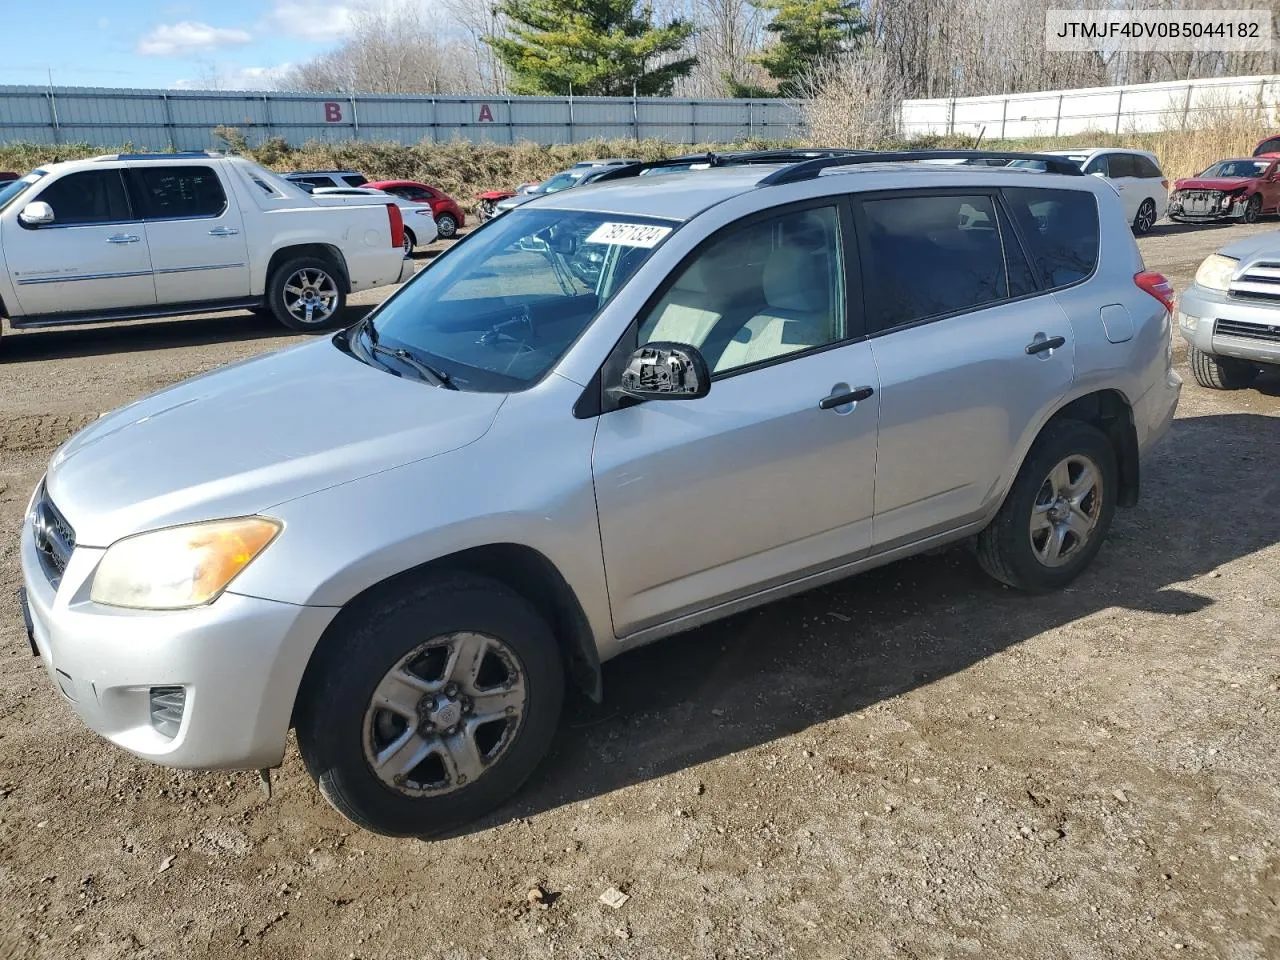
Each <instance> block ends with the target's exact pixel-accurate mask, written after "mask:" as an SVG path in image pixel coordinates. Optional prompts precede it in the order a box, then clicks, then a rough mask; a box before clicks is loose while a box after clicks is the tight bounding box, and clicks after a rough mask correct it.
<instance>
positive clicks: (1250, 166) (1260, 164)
mask: <svg viewBox="0 0 1280 960" xmlns="http://www.w3.org/2000/svg"><path fill="white" fill-rule="evenodd" d="M1270 164H1271V161H1270V160H1223V161H1221V162H1220V163H1215V164H1214V165H1213V166H1212V167H1210V168H1209V169H1208V170H1206V171H1205V172H1204V173H1202V174H1200V176H1202V177H1260V176H1262V174H1263V173H1264V172H1265V171H1266V169H1267V167H1268V166H1270Z"/></svg>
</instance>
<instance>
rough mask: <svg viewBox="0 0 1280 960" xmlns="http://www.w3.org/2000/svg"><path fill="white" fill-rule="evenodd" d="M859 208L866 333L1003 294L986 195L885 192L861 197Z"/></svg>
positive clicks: (1004, 277) (999, 246)
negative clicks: (863, 234)
mask: <svg viewBox="0 0 1280 960" xmlns="http://www.w3.org/2000/svg"><path fill="white" fill-rule="evenodd" d="M862 210H863V215H864V217H865V223H866V231H867V237H866V243H865V244H862V247H863V250H864V253H863V275H864V276H865V277H867V278H868V282H867V284H866V287H867V311H868V316H867V322H868V325H869V329H870V330H871V331H873V332H874V331H877V330H887V329H889V328H891V327H897V326H902V325H903V324H907V323H915V322H917V321H920V320H927V319H929V318H931V317H939V316H943V315H945V314H950V313H958V312H960V311H963V310H971V309H973V308H974V307H980V306H982V305H983V304H987V303H994V302H996V301H998V300H1004V299H1007V298H1008V297H1009V296H1010V292H1009V278H1008V265H1007V263H1006V259H1005V250H1004V244H1005V239H1004V238H1003V237H1002V236H1001V234H1002V232H1004V231H1002V230H1001V223H1000V218H999V217H998V216H997V214H996V208H995V203H994V201H993V199H992V198H991V197H990V196H986V195H980V194H979V195H972V196H957V195H944V196H904V197H886V198H884V199H880V200H866V201H863V203H862ZM1008 242H1009V243H1013V242H1014V241H1013V238H1012V237H1010V238H1008Z"/></svg>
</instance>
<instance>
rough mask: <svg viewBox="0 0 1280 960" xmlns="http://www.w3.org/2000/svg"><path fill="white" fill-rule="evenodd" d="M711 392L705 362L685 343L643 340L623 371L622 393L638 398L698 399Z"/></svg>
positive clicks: (708, 373)
mask: <svg viewBox="0 0 1280 960" xmlns="http://www.w3.org/2000/svg"><path fill="white" fill-rule="evenodd" d="M710 391H711V371H710V370H709V369H708V368H707V361H706V360H705V359H703V356H702V354H701V353H699V352H698V348H697V347H691V346H689V345H688V344H687V343H664V342H654V343H646V344H645V345H644V346H643V347H641V348H640V349H639V350H637V351H636V352H635V353H633V354H632V355H631V359H630V360H628V361H627V366H626V368H625V369H624V370H623V371H622V392H623V393H624V394H626V395H627V396H629V397H636V398H638V399H641V400H697V399H698V398H699V397H705V396H706V395H707V394H708V393H709V392H710Z"/></svg>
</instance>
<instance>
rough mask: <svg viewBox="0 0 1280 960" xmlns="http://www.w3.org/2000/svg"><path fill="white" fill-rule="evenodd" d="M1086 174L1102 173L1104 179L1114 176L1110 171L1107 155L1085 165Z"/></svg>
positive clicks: (1101, 155)
mask: <svg viewBox="0 0 1280 960" xmlns="http://www.w3.org/2000/svg"><path fill="white" fill-rule="evenodd" d="M1084 172H1085V173H1100V174H1102V175H1103V176H1104V177H1109V176H1111V175H1112V174H1111V172H1110V170H1109V169H1108V164H1107V155H1106V154H1105V153H1100V154H1098V155H1097V156H1096V157H1094V158H1093V159H1092V160H1090V161H1089V162H1088V164H1086V165H1085V168H1084Z"/></svg>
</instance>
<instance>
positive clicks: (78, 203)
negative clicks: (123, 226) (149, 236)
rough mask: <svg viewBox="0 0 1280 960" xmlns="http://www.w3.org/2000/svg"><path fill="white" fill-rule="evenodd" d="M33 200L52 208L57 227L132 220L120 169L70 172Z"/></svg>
mask: <svg viewBox="0 0 1280 960" xmlns="http://www.w3.org/2000/svg"><path fill="white" fill-rule="evenodd" d="M31 199H32V200H43V201H44V202H45V203H47V204H48V205H49V206H50V207H52V208H53V222H54V224H55V225H56V226H74V225H77V224H90V223H116V222H119V221H121V220H132V219H133V215H132V213H131V211H130V210H129V198H128V197H127V196H126V194H125V191H124V181H122V180H121V179H120V171H119V170H86V171H84V172H83V173H70V174H67V176H65V177H59V178H58V179H57V180H55V181H53V183H51V184H49V185H48V186H47V187H45V188H44V189H43V190H41V191H40V193H39V194H37V195H36V196H34V197H32V198H31Z"/></svg>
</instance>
